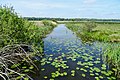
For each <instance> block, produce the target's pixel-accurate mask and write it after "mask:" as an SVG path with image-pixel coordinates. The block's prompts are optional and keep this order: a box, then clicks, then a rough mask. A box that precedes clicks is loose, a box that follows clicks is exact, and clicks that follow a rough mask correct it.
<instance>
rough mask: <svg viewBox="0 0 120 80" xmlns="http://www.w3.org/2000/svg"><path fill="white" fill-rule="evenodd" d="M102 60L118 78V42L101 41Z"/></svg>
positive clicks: (119, 59) (119, 48) (119, 63)
mask: <svg viewBox="0 0 120 80" xmlns="http://www.w3.org/2000/svg"><path fill="white" fill-rule="evenodd" d="M102 47H103V60H104V62H106V63H108V64H109V65H110V66H111V67H112V69H113V70H114V71H115V75H116V76H117V77H118V78H120V43H102Z"/></svg>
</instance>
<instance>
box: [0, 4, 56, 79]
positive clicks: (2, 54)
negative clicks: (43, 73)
mask: <svg viewBox="0 0 120 80" xmlns="http://www.w3.org/2000/svg"><path fill="white" fill-rule="evenodd" d="M48 23H49V24H48ZM43 24H44V25H43V26H36V25H35V24H33V23H31V22H28V21H27V20H25V19H23V18H22V17H19V16H18V15H17V13H16V12H15V11H14V9H13V8H12V7H10V8H9V7H6V6H4V7H2V6H1V7H0V79H4V80H6V79H7V80H12V79H21V78H23V79H24V80H29V79H32V78H31V77H30V76H29V74H28V73H36V72H34V70H38V69H37V67H36V65H35V64H34V61H35V62H36V60H33V59H32V58H33V57H34V56H35V55H36V53H38V54H37V55H39V56H41V55H42V52H43V42H42V38H44V37H45V36H46V35H47V34H48V33H50V32H51V31H52V29H53V28H54V27H55V26H56V24H52V23H51V22H49V21H46V22H43ZM50 24H51V25H50ZM26 47H27V50H25V48H26Z"/></svg>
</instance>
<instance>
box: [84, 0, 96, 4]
mask: <svg viewBox="0 0 120 80" xmlns="http://www.w3.org/2000/svg"><path fill="white" fill-rule="evenodd" d="M95 2H96V0H84V1H83V3H85V4H93V3H95Z"/></svg>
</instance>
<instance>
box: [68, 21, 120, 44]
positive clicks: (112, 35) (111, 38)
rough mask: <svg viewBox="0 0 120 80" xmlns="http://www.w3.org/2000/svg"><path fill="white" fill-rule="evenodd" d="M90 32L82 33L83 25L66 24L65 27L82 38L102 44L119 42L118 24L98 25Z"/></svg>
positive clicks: (119, 26) (119, 29)
mask: <svg viewBox="0 0 120 80" xmlns="http://www.w3.org/2000/svg"><path fill="white" fill-rule="evenodd" d="M96 25H97V27H95V28H93V29H92V31H91V32H88V31H87V32H86V31H84V29H85V23H80V24H78V23H77V24H67V27H68V28H69V29H71V30H72V31H74V32H75V33H76V34H78V35H79V36H84V37H83V38H89V39H90V40H98V41H104V42H120V24H98V23H96Z"/></svg>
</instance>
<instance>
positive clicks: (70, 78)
mask: <svg viewBox="0 0 120 80" xmlns="http://www.w3.org/2000/svg"><path fill="white" fill-rule="evenodd" d="M43 41H44V54H45V56H44V58H43V59H42V60H41V61H40V62H41V66H40V68H41V71H40V75H38V77H36V80H95V79H96V80H107V79H109V78H111V79H112V77H111V75H112V73H110V71H109V67H108V66H107V65H106V64H104V63H103V61H102V57H101V53H102V52H101V49H100V48H98V46H97V43H96V42H93V43H83V42H82V40H81V39H80V38H78V37H77V36H76V35H75V34H74V33H73V32H72V31H71V30H69V29H68V28H67V27H66V26H65V25H64V24H60V25H58V26H57V27H56V28H54V30H53V31H52V33H50V34H49V35H47V37H46V38H45V39H43ZM108 71H109V72H108ZM111 72H112V71H111ZM106 74H107V75H106ZM113 78H114V77H113Z"/></svg>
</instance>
